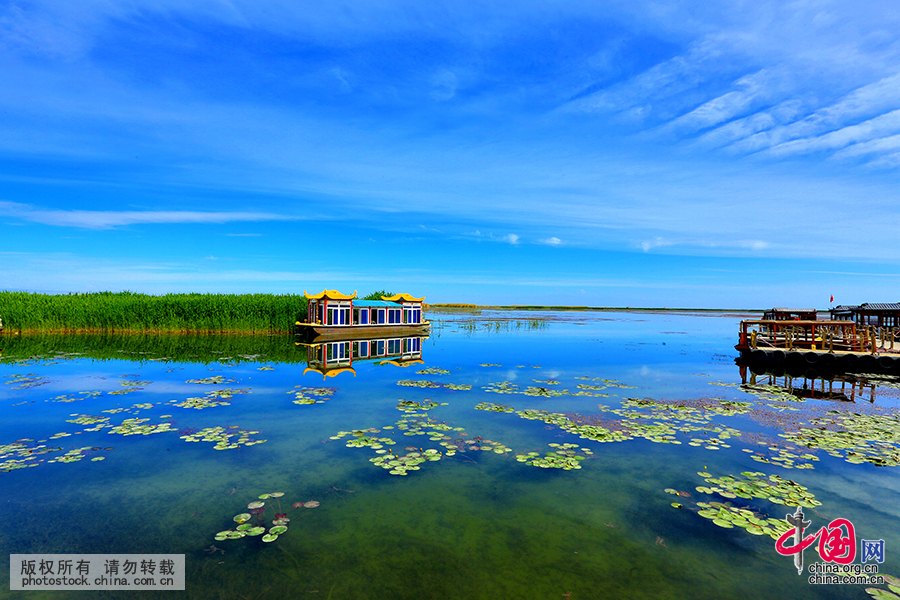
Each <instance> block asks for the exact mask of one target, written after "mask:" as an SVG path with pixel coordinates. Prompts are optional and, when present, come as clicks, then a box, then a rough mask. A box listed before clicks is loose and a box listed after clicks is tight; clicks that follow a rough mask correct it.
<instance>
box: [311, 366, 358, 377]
mask: <svg viewBox="0 0 900 600" xmlns="http://www.w3.org/2000/svg"><path fill="white" fill-rule="evenodd" d="M310 371H312V372H313V373H321V374H322V379H325V378H326V377H337V376H338V375H340V374H341V373H353V376H354V377H356V369H354V368H353V367H338V368H336V369H316V368H314V367H306V368H305V369H303V374H304V375H306V374H307V373H309V372H310Z"/></svg>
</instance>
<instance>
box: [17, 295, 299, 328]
mask: <svg viewBox="0 0 900 600" xmlns="http://www.w3.org/2000/svg"><path fill="white" fill-rule="evenodd" d="M298 317H303V319H305V317H306V298H305V297H304V296H303V295H298V294H281V295H275V294H165V295H163V296H150V295H147V294H136V293H134V292H98V293H90V294H64V295H49V294H31V293H27V292H6V291H0V318H2V319H3V326H4V329H5V331H19V332H22V333H33V332H78V331H84V332H113V331H118V332H177V333H187V332H204V333H207V332H208V333H214V332H216V333H221V332H231V333H283V332H288V331H290V330H291V327H292V326H293V324H294V322H295V321H296V320H297V319H298Z"/></svg>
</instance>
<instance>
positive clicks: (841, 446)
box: [779, 410, 900, 467]
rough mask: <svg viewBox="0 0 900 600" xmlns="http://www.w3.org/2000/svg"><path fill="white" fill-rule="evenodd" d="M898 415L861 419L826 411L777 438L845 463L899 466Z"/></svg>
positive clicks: (899, 437)
mask: <svg viewBox="0 0 900 600" xmlns="http://www.w3.org/2000/svg"><path fill="white" fill-rule="evenodd" d="M898 417H900V411H896V410H895V411H893V412H890V413H887V414H871V415H864V414H860V413H845V412H840V411H829V412H828V413H827V414H826V415H825V416H822V417H819V418H816V419H814V420H813V421H812V422H811V423H810V426H808V427H800V428H799V429H798V430H796V431H791V432H787V433H781V434H779V435H780V436H781V437H783V438H785V439H786V440H788V441H790V442H793V443H795V444H798V445H800V446H805V447H807V448H815V449H821V450H824V451H825V452H827V453H828V454H829V455H831V456H834V457H837V458H843V459H844V460H846V461H847V462H849V463H854V464H860V463H864V462H868V463H871V464H873V465H877V466H880V467H894V466H898V465H900V419H898Z"/></svg>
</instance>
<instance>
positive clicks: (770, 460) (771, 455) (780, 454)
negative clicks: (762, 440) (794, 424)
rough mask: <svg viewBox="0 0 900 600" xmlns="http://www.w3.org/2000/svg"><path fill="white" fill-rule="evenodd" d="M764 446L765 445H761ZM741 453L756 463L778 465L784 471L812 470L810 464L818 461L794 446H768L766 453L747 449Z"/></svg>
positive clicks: (817, 458) (813, 456)
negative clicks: (744, 453)
mask: <svg viewBox="0 0 900 600" xmlns="http://www.w3.org/2000/svg"><path fill="white" fill-rule="evenodd" d="M763 445H765V444H763ZM741 450H742V451H743V452H747V453H748V454H750V455H751V456H750V458H752V459H753V460H755V461H756V462H761V463H765V464H772V465H778V466H779V467H783V468H785V469H813V468H815V467H813V464H812V462H808V461H818V460H819V457H818V456H816V455H815V454H810V453H809V452H801V451H800V450H799V449H798V448H796V447H795V446H781V445H774V446H768V448H767V452H765V453H762V452H754V451H753V450H750V449H749V448H741Z"/></svg>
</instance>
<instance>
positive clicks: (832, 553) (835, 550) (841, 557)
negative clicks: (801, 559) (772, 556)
mask: <svg viewBox="0 0 900 600" xmlns="http://www.w3.org/2000/svg"><path fill="white" fill-rule="evenodd" d="M797 533H798V532H797V527H796V526H795V527H794V528H792V529H788V530H787V531H785V532H784V533H783V534H781V537H779V538H778V541H777V542H775V550H777V551H778V554H781V555H782V556H788V555H791V554H797V553H799V552H803V551H804V550H805V549H806V548H808V547H809V546H811V545H812V544H813V542H815V541H816V538H818V540H819V548H818V549H819V556H821V557H822V560H823V561H825V562H835V563H838V564H841V565H848V564H850V563H852V562H853V560H854V559H855V558H856V532H855V531H854V530H853V523H851V522H850V521H848V520H847V519H835V520H833V521H832V522H831V523H829V524H828V525H825V526H823V527H822V528H821V529H820V530H818V531H817V532H815V533H811V534H809V535H808V536H806V537H804V538H803V539H802V540H799V541H797V538H799V536H798V535H796V534H797ZM799 533H800V534H801V535H802V530H801V531H800V532H799ZM791 539H793V540H794V542H795V543H794V545H793V546H786V545H785V542H787V541H788V540H791Z"/></svg>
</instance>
